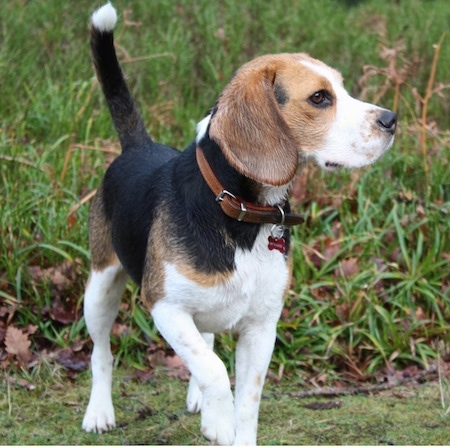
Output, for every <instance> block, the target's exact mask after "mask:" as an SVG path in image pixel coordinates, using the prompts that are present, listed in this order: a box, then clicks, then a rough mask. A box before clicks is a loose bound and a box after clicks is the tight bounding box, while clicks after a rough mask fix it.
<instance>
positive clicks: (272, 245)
mask: <svg viewBox="0 0 450 447" xmlns="http://www.w3.org/2000/svg"><path fill="white" fill-rule="evenodd" d="M268 247H269V250H278V251H279V252H280V253H285V252H286V241H285V240H284V238H283V237H273V236H269V244H268Z"/></svg>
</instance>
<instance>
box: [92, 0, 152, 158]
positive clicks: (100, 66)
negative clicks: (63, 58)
mask: <svg viewBox="0 0 450 447" xmlns="http://www.w3.org/2000/svg"><path fill="white" fill-rule="evenodd" d="M116 21H117V13H116V10H115V9H114V7H113V6H112V5H111V3H109V2H108V3H106V4H105V5H103V6H102V7H101V8H99V9H97V11H95V12H94V14H92V18H91V26H90V31H91V51H92V58H93V62H94V66H95V71H96V73H97V78H98V80H99V82H100V84H101V86H102V90H103V93H104V95H105V98H106V102H107V103H108V107H109V111H110V113H111V117H112V120H113V123H114V127H115V128H116V130H117V133H118V134H119V138H120V143H121V146H122V150H123V151H125V150H127V149H129V148H131V147H142V146H144V145H148V143H151V141H152V140H151V138H150V136H149V134H148V133H147V131H146V129H145V126H144V122H143V120H142V117H141V114H140V112H139V109H138V106H137V105H136V103H135V102H134V100H133V98H132V96H131V93H130V91H129V89H128V86H127V83H126V82H125V78H124V75H123V73H122V69H121V68H120V65H119V61H118V60H117V56H116V51H115V49H114V37H113V30H114V26H115V24H116Z"/></svg>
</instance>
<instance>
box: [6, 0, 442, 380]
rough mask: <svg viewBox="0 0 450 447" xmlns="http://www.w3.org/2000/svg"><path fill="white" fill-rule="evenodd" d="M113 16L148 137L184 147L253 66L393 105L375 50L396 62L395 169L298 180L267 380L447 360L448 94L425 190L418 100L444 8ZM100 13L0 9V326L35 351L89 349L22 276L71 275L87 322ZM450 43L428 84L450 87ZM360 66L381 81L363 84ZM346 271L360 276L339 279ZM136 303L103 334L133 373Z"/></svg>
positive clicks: (182, 7) (311, 174)
mask: <svg viewBox="0 0 450 447" xmlns="http://www.w3.org/2000/svg"><path fill="white" fill-rule="evenodd" d="M114 5H115V6H116V7H117V9H118V11H119V12H121V17H120V20H119V23H118V26H117V32H116V42H117V50H118V54H119V57H120V59H121V60H122V61H123V68H124V70H125V72H126V75H127V79H128V82H129V84H130V87H131V90H132V92H133V94H134V95H135V97H136V98H137V99H138V102H139V104H140V107H141V110H142V113H143V116H144V119H145V122H146V124H147V126H148V128H149V131H150V132H151V133H152V135H153V136H154V138H155V139H157V140H159V141H162V142H164V143H166V144H170V145H173V146H176V147H180V148H181V147H184V146H185V145H186V144H187V143H188V142H189V141H190V140H191V139H192V138H193V137H194V129H195V123H196V122H197V121H199V120H200V119H201V118H202V117H203V115H204V114H205V112H206V111H207V110H208V109H209V107H211V106H212V105H213V103H214V101H215V98H216V97H217V96H218V94H219V93H220V91H221V89H222V88H223V87H224V85H225V84H226V83H227V81H228V80H229V79H230V77H231V76H232V74H233V72H234V70H235V69H237V68H238V67H239V66H240V65H241V64H242V63H244V62H246V61H247V60H249V59H251V58H253V57H255V56H257V55H260V54H264V53H273V52H282V51H283V52H284V51H286V52H293V51H295V52H297V51H305V52H308V53H310V54H311V55H313V56H314V57H317V58H319V59H322V60H324V61H325V62H327V63H328V64H330V65H332V66H334V67H336V68H337V69H339V70H340V71H341V72H342V73H343V75H344V77H345V79H346V86H347V88H348V89H349V91H350V92H351V93H352V94H354V95H356V96H359V95H360V94H361V93H362V92H364V94H365V95H366V96H367V99H368V100H372V99H373V98H374V97H375V96H376V95H377V92H378V93H379V92H380V90H379V89H380V87H381V86H382V85H383V84H384V83H385V81H386V80H387V79H388V80H389V82H388V83H387V84H386V85H387V88H386V90H385V92H384V93H382V94H380V95H378V96H379V97H380V103H381V104H382V105H384V106H386V107H392V106H393V103H394V98H395V95H396V93H395V87H396V85H395V79H394V78H395V76H394V75H395V73H396V72H395V70H394V72H393V71H392V67H391V69H390V71H389V70H385V71H383V70H382V69H384V68H385V67H388V61H387V60H386V59H384V58H383V57H382V56H381V50H382V46H381V44H383V45H385V47H387V48H391V49H395V58H394V59H395V61H396V63H397V68H396V69H397V70H398V71H401V70H402V69H404V70H406V72H407V75H406V77H405V79H404V82H402V83H401V84H399V85H397V88H398V93H399V96H398V112H399V117H400V123H399V132H398V135H397V139H396V144H395V146H394V147H393V148H392V149H391V151H390V153H388V154H387V155H386V156H385V157H384V158H383V159H382V160H381V161H380V162H378V163H377V164H376V165H375V166H374V167H373V168H370V169H367V170H364V171H362V172H360V173H358V174H354V173H352V174H350V173H348V172H343V173H339V174H337V175H335V174H333V175H330V174H324V173H321V172H319V171H318V170H317V169H315V168H314V167H312V166H309V167H308V169H307V171H305V172H304V173H303V174H302V175H304V176H307V181H306V182H305V185H306V186H305V189H306V191H305V192H304V193H302V196H301V201H300V204H299V205H298V207H299V210H300V211H301V212H303V213H304V214H306V215H309V216H310V217H311V224H310V225H308V226H304V227H299V228H296V229H295V230H294V245H295V253H294V260H295V264H294V276H295V278H294V280H293V287H292V290H291V292H290V294H289V297H288V301H287V307H286V311H285V312H284V313H283V317H282V320H281V322H280V324H279V335H278V341H277V346H276V350H275V354H274V360H273V364H272V367H273V369H275V370H279V371H281V370H284V371H286V372H289V373H290V375H298V376H299V378H300V379H301V380H306V379H307V378H308V377H309V375H310V374H318V373H319V372H321V371H322V372H323V371H326V372H328V373H330V374H335V373H336V372H337V373H339V374H342V375H347V376H348V377H363V376H364V375H366V374H370V373H372V372H375V371H378V370H380V368H385V367H391V366H393V365H394V366H397V367H401V366H403V365H405V364H408V363H410V362H416V363H418V364H420V365H424V366H426V365H427V362H429V361H430V360H431V359H432V358H433V357H434V356H435V355H436V348H435V344H436V343H437V341H438V340H444V342H445V344H447V345H448V336H447V333H448V329H449V310H448V309H449V299H450V298H449V293H450V279H449V277H450V241H449V239H450V236H449V234H450V223H449V222H450V217H449V213H450V186H449V184H450V180H448V178H449V163H448V160H449V155H450V144H449V131H450V128H449V122H448V116H449V113H450V110H449V105H448V104H449V102H448V97H449V92H448V90H443V91H442V92H441V93H440V94H439V95H438V94H433V95H432V96H431V99H430V101H429V104H428V116H427V118H428V124H429V130H428V133H427V152H426V154H425V155H426V163H427V165H428V166H429V170H430V176H429V177H427V175H426V170H425V161H424V159H423V157H422V153H421V150H420V131H421V123H419V122H418V118H419V117H420V110H421V105H420V102H419V100H418V94H420V95H422V96H424V94H425V91H426V88H427V83H428V79H429V77H430V71H431V67H432V62H433V56H434V48H433V45H434V44H436V43H437V42H439V39H440V38H441V37H442V35H443V33H444V32H445V31H448V28H449V23H450V11H449V8H448V5H447V1H446V0H433V1H420V0H412V1H408V2H406V1H400V2H384V1H382V0H369V1H365V2H344V1H337V0H335V1H332V0H317V1H314V2H306V1H300V0H299V1H296V2H292V1H286V0H281V1H277V2H270V3H264V2H262V3H261V2H254V1H251V0H249V1H240V2H236V1H235V0H233V1H232V0H226V1H223V2H210V1H206V0H202V1H196V2H193V1H187V0H180V1H176V2H174V1H169V0H155V1H152V2H151V3H149V2H144V1H134V2H128V1H116V2H115V3H114ZM97 6H99V4H97V3H92V2H88V1H85V0H82V1H79V2H77V3H76V5H75V4H73V3H72V2H26V3H24V2H21V1H19V0H8V1H7V2H6V5H4V6H3V14H2V16H1V18H0V24H1V25H0V29H1V45H0V78H1V79H2V82H1V84H0V91H1V98H2V99H1V116H2V125H1V133H0V144H1V151H0V209H1V212H0V300H1V301H2V306H4V307H7V308H8V309H12V308H14V315H13V318H12V320H11V321H8V324H15V325H17V326H19V327H26V326H28V325H29V324H34V325H36V326H37V327H38V331H37V332H36V333H35V335H34V336H33V341H34V348H35V349H36V350H38V349H39V348H41V347H42V346H62V347H63V346H67V345H70V344H71V343H73V342H74V341H77V340H78V341H79V340H85V339H86V338H87V334H86V331H85V328H84V325H83V320H82V318H81V320H78V321H75V322H73V323H70V324H62V323H58V322H57V321H55V320H54V319H52V317H51V314H49V311H48V309H51V306H52V303H54V300H55V294H56V292H55V290H54V288H52V281H51V280H45V279H42V278H40V279H39V278H37V277H36V276H33V274H32V271H30V267H33V266H37V267H39V268H41V269H47V268H51V267H52V266H53V267H56V268H58V266H61V265H62V263H63V261H66V262H69V263H72V265H74V266H76V269H75V270H76V273H75V274H74V275H75V276H74V277H73V279H72V282H71V283H70V284H69V285H68V286H67V287H66V288H65V289H64V290H63V291H59V292H58V293H59V295H60V296H59V299H61V300H62V301H63V302H64V303H66V304H67V305H68V306H72V307H73V306H78V307H81V302H82V294H83V286H84V281H85V279H86V277H87V272H88V264H89V255H88V252H87V217H88V210H89V201H86V202H84V201H82V199H83V197H85V196H86V195H87V194H88V193H89V192H91V191H92V190H93V189H94V188H96V186H97V185H98V184H99V182H100V179H101V177H102V175H103V173H104V171H105V168H106V166H107V164H108V163H109V161H110V160H111V159H112V158H113V156H114V154H115V153H116V152H117V150H118V145H117V138H116V135H115V133H114V130H113V128H112V125H111V122H110V118H109V115H108V111H107V109H106V106H105V104H104V101H103V98H102V96H101V92H100V91H99V88H98V86H97V85H96V81H95V79H94V74H93V70H92V66H91V62H90V56H89V45H88V27H87V24H88V19H89V15H90V13H91V12H92V11H93V10H94V9H95V8H96V7H97ZM449 39H450V36H449V35H447V36H446V37H444V41H443V42H444V43H443V45H442V48H441V53H440V57H439V60H438V63H437V71H436V82H440V83H449V82H450V46H449V45H448V42H449ZM399 42H401V44H402V46H399ZM365 65H372V66H374V67H378V68H379V69H380V70H379V71H378V74H377V75H375V76H373V77H371V78H369V79H368V80H366V81H365V82H364V83H363V84H361V83H358V81H360V80H361V76H362V74H363V71H362V67H363V66H365ZM356 177H359V178H358V181H354V180H355V178H356ZM330 247H334V249H335V250H334V252H333V253H332V255H329V254H327V248H330ZM314 251H315V252H316V255H317V256H318V258H314V256H313V255H312V254H311V253H313V252H314ZM320 256H322V257H324V259H320ZM352 258H356V260H357V261H356V266H357V267H355V268H353V270H352V271H350V274H346V272H345V266H346V265H348V264H346V262H352V261H351V260H352ZM349 260H350V261H349ZM347 273H348V272H347ZM138 301H139V297H138V291H137V290H136V288H135V287H134V286H132V285H130V286H129V289H128V292H127V299H126V305H125V306H124V307H123V309H122V310H121V314H120V321H121V323H122V324H124V325H126V326H128V327H129V330H128V331H125V332H123V333H121V335H120V336H117V335H115V336H113V344H114V347H115V352H116V358H117V359H118V361H123V362H127V363H128V364H132V365H134V366H137V367H143V365H145V362H146V346H147V345H148V344H149V342H152V341H155V340H158V335H157V332H156V330H155V328H154V327H153V324H152V322H151V321H150V320H149V317H148V316H147V313H146V311H145V310H142V308H140V307H139V305H138ZM11 312H12V311H11ZM10 315H11V314H10ZM2 321H4V323H5V324H6V320H2ZM0 346H1V345H0ZM233 347H234V337H233V336H232V335H231V334H225V335H224V336H223V337H222V338H221V339H220V340H219V351H220V353H221V355H222V356H223V357H224V358H225V359H226V360H227V362H228V363H229V365H231V366H232V364H233V357H232V350H233V349H232V348H233Z"/></svg>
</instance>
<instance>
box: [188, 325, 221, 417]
mask: <svg viewBox="0 0 450 447" xmlns="http://www.w3.org/2000/svg"><path fill="white" fill-rule="evenodd" d="M202 337H203V339H204V340H205V341H206V343H207V344H208V346H209V347H210V348H211V351H212V350H213V348H214V334H209V333H202ZM186 405H187V409H188V411H189V412H190V413H198V412H199V411H200V410H201V409H202V392H201V390H200V388H199V386H198V383H197V381H196V380H195V378H194V376H192V375H191V378H190V380H189V387H188V393H187V398H186Z"/></svg>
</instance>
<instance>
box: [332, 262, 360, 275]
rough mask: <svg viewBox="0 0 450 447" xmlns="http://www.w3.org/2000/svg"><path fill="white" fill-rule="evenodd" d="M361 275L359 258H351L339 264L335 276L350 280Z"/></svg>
mask: <svg viewBox="0 0 450 447" xmlns="http://www.w3.org/2000/svg"><path fill="white" fill-rule="evenodd" d="M358 273H359V267H358V259H357V258H349V259H344V260H343V261H341V262H340V263H339V268H337V269H336V270H335V272H334V276H336V277H339V276H343V277H344V278H350V277H352V276H355V275H357V274H358Z"/></svg>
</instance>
